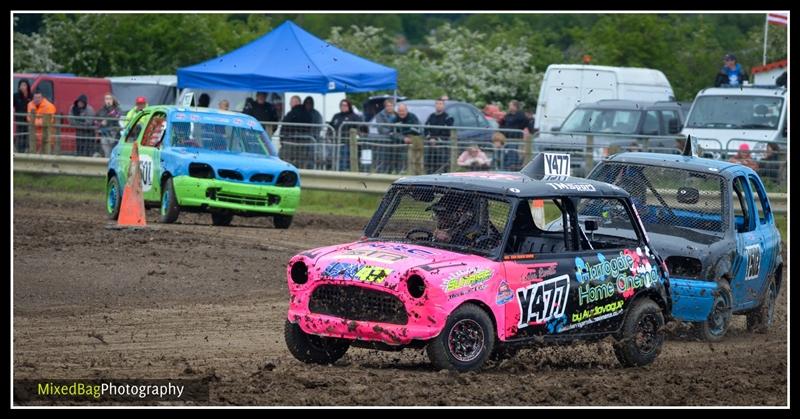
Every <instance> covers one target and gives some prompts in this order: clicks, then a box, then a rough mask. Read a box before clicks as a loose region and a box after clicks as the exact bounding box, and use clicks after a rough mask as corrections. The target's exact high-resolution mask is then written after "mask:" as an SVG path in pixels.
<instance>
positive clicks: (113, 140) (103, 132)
mask: <svg viewBox="0 0 800 419" xmlns="http://www.w3.org/2000/svg"><path fill="white" fill-rule="evenodd" d="M121 116H122V111H121V110H120V109H119V102H117V99H116V98H115V97H114V95H112V94H111V93H106V95H105V97H103V107H102V108H100V109H99V110H98V111H97V117H98V118H103V119H98V120H97V121H95V122H96V126H97V127H98V128H99V130H100V147H101V148H102V149H103V155H104V156H105V157H109V156H110V155H111V149H113V148H114V146H115V145H116V144H117V141H118V140H119V131H120V129H119V118H120V117H121ZM107 118H113V119H107Z"/></svg>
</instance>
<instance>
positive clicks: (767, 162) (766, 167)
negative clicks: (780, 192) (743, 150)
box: [759, 143, 785, 184]
mask: <svg viewBox="0 0 800 419" xmlns="http://www.w3.org/2000/svg"><path fill="white" fill-rule="evenodd" d="M784 163H785V159H782V158H781V146H779V145H778V143H769V144H767V151H766V153H765V154H764V158H763V159H761V161H760V162H759V167H761V173H760V174H761V176H763V177H765V178H767V179H770V180H771V181H772V182H774V183H776V184H781V183H783V179H782V176H781V173H782V166H783V164H784Z"/></svg>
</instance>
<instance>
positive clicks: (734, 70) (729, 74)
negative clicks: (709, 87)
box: [714, 54, 747, 87]
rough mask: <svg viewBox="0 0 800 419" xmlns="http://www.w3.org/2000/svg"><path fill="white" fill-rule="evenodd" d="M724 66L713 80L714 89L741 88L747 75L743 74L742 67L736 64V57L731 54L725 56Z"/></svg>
mask: <svg viewBox="0 0 800 419" xmlns="http://www.w3.org/2000/svg"><path fill="white" fill-rule="evenodd" d="M723 62H724V63H725V65H723V66H722V69H721V70H720V71H719V73H717V78H716V80H714V87H720V86H741V85H742V83H743V82H744V81H746V80H747V73H745V72H744V70H743V69H742V66H741V65H740V64H739V63H737V62H736V56H735V55H733V54H725V57H724V58H723Z"/></svg>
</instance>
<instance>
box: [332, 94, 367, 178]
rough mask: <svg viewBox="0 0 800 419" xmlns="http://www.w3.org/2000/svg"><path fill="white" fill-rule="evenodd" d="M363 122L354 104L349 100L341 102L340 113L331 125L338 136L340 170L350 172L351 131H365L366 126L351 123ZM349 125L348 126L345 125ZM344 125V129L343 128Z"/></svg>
mask: <svg viewBox="0 0 800 419" xmlns="http://www.w3.org/2000/svg"><path fill="white" fill-rule="evenodd" d="M356 122H362V119H361V116H360V115H359V114H357V113H355V112H354V111H353V104H352V103H351V102H350V101H349V100H348V99H342V100H341V102H339V113H337V114H336V115H333V118H332V119H331V122H329V125H330V126H331V127H333V132H334V135H336V136H337V138H338V140H339V142H338V148H339V167H338V170H350V145H349V138H350V129H352V128H358V130H359V131H363V129H364V128H365V126H364V125H361V124H358V125H355V124H353V125H351V123H356ZM345 123H348V125H344V124H345ZM342 125H344V128H342Z"/></svg>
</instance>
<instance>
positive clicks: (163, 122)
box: [142, 113, 167, 147]
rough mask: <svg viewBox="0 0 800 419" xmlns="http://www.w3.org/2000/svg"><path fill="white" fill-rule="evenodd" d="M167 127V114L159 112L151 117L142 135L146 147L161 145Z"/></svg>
mask: <svg viewBox="0 0 800 419" xmlns="http://www.w3.org/2000/svg"><path fill="white" fill-rule="evenodd" d="M166 127H167V116H166V115H165V114H163V113H157V114H155V115H153V117H152V118H150V122H148V123H147V127H146V128H145V129H144V135H142V145H143V146H145V147H160V146H161V140H162V138H163V136H164V131H165V129H166Z"/></svg>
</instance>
